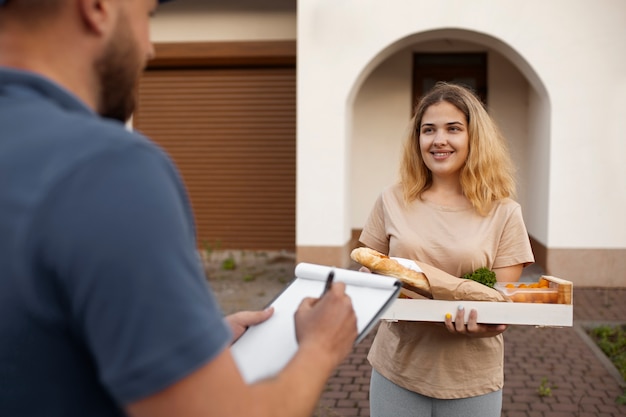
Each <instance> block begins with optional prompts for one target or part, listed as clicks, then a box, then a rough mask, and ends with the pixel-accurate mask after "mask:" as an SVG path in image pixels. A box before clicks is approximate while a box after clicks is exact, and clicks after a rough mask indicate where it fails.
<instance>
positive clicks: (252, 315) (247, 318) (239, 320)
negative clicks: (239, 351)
mask: <svg viewBox="0 0 626 417" xmlns="http://www.w3.org/2000/svg"><path fill="white" fill-rule="evenodd" d="M272 314H274V307H269V308H266V309H265V310H261V311H239V312H237V313H233V314H231V315H229V316H226V317H225V320H226V322H227V323H228V324H229V325H230V329H231V330H232V332H233V341H232V343H235V341H236V340H237V339H239V338H240V337H241V335H242V334H243V332H245V331H246V329H247V328H248V327H250V326H253V325H255V324H259V323H263V322H264V321H265V320H267V319H269V318H270V317H271V316H272Z"/></svg>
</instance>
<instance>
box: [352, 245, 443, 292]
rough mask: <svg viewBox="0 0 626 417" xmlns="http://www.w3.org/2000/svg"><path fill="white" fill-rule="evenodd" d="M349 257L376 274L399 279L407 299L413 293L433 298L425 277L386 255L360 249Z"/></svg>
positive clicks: (363, 248) (368, 249)
mask: <svg viewBox="0 0 626 417" xmlns="http://www.w3.org/2000/svg"><path fill="white" fill-rule="evenodd" d="M350 257H351V258H352V260H354V261H355V262H358V263H360V264H361V265H363V266H364V267H366V268H367V269H369V270H370V271H372V272H374V273H376V274H380V275H387V276H390V277H393V278H397V279H399V280H400V282H402V287H403V290H404V289H406V290H407V291H403V292H404V293H405V294H406V295H408V296H409V297H410V296H411V293H412V292H413V293H417V294H419V295H421V296H424V297H427V298H433V294H432V290H431V287H430V282H428V278H426V275H424V274H423V273H421V272H417V271H414V270H412V269H410V268H407V267H406V266H404V265H402V264H400V263H399V262H398V261H396V260H394V259H392V258H390V257H389V256H387V255H384V254H382V253H380V252H378V251H376V250H374V249H370V248H366V247H362V248H356V249H354V250H353V251H352V253H350ZM411 298H413V297H411Z"/></svg>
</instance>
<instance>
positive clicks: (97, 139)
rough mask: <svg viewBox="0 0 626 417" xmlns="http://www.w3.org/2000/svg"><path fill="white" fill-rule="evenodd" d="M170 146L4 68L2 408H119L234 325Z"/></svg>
mask: <svg viewBox="0 0 626 417" xmlns="http://www.w3.org/2000/svg"><path fill="white" fill-rule="evenodd" d="M192 218H193V217H192V213H191V209H190V206H189V203H188V199H187V196H186V194H185V191H184V187H183V186H182V184H181V181H180V178H179V176H178V174H177V171H176V169H175V168H174V166H173V164H172V163H171V161H170V160H169V158H168V157H167V156H166V155H165V153H164V152H163V151H162V150H161V149H160V148H158V147H157V146H155V145H154V144H153V143H151V142H150V141H149V140H147V139H146V138H144V137H142V136H141V135H139V134H136V133H132V132H129V131H127V130H126V129H125V128H124V126H123V125H122V124H121V123H118V122H115V121H110V120H104V119H102V118H100V117H99V116H97V115H96V114H94V113H93V112H92V111H91V110H90V109H88V108H87V107H86V106H85V105H84V104H83V103H82V102H80V101H79V100H78V99H77V98H76V97H74V96H73V95H71V94H70V93H69V92H67V91H65V90H63V89H62V88H61V87H59V86H58V85H55V84H53V83H51V82H50V81H48V80H46V79H44V78H42V77H40V76H37V75H35V74H32V73H26V72H20V71H14V70H9V69H2V68H0V416H3V417H13V416H15V417H27V416H46V417H54V416H120V415H123V414H124V413H123V411H122V407H123V406H124V405H125V404H128V403H129V402H132V401H135V400H138V399H140V398H142V397H145V396H147V395H151V394H154V393H156V392H158V391H160V390H162V389H163V388H165V387H167V386H169V385H171V384H172V383H174V382H176V381H178V380H180V379H181V378H183V377H185V376H186V375H188V374H189V373H191V372H192V371H194V370H196V369H198V368H199V367H201V366H202V365H203V364H205V363H206V362H208V361H210V360H211V359H212V358H213V357H215V356H216V355H217V354H218V353H220V352H221V351H222V350H223V349H225V348H226V346H227V345H228V343H229V341H230V339H231V334H230V330H229V328H228V326H227V325H226V324H225V322H224V321H223V317H222V313H221V311H220V310H219V308H218V306H217V304H216V302H215V299H214V297H213V295H212V294H211V292H210V290H209V289H208V286H207V283H206V281H205V279H204V274H203V271H202V268H201V265H200V263H199V259H198V256H197V252H196V242H195V232H194V225H193V220H192Z"/></svg>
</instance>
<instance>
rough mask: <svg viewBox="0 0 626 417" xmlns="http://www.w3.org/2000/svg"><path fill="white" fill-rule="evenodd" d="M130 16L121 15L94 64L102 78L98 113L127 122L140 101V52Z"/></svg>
mask: <svg viewBox="0 0 626 417" xmlns="http://www.w3.org/2000/svg"><path fill="white" fill-rule="evenodd" d="M128 24H129V22H128V19H127V18H125V17H123V16H122V17H121V18H120V21H118V25H117V30H116V32H115V35H114V36H113V38H112V39H111V41H110V42H109V44H108V45H107V47H106V49H105V51H104V53H103V54H102V56H101V57H100V59H99V60H98V61H96V63H95V71H96V75H97V77H98V81H99V88H100V100H99V104H98V109H97V110H98V113H99V114H100V115H101V116H102V117H106V118H110V119H115V120H119V121H121V122H123V123H125V122H126V121H127V120H128V119H130V117H131V115H132V114H133V111H134V110H135V106H136V103H137V94H138V86H139V77H140V74H141V71H142V70H143V63H142V62H141V55H140V53H139V51H138V48H136V46H135V45H136V44H135V43H134V42H133V37H132V35H131V33H130V30H129V26H128Z"/></svg>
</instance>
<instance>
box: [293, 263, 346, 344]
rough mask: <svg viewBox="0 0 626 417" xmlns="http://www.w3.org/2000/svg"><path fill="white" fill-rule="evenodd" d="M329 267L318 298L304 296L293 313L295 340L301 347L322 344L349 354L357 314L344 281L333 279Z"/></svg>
mask: <svg viewBox="0 0 626 417" xmlns="http://www.w3.org/2000/svg"><path fill="white" fill-rule="evenodd" d="M334 279H335V271H334V270H333V269H331V270H330V272H329V273H328V276H327V278H326V282H325V284H324V290H323V291H322V293H321V295H320V297H319V298H312V297H309V298H305V299H304V300H303V301H302V303H301V304H300V307H298V310H297V311H296V314H295V322H296V339H297V341H298V343H299V344H300V345H301V346H302V345H304V344H307V343H314V344H321V345H323V346H324V350H335V349H336V352H337V353H338V354H339V355H340V356H341V355H345V354H347V353H349V350H350V349H351V347H352V343H354V341H355V340H356V337H357V327H356V315H355V313H354V309H353V308H352V300H351V299H350V297H349V296H348V295H347V294H346V285H345V284H344V283H343V282H336V283H335V282H334Z"/></svg>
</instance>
